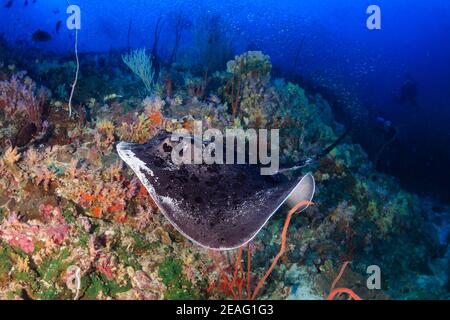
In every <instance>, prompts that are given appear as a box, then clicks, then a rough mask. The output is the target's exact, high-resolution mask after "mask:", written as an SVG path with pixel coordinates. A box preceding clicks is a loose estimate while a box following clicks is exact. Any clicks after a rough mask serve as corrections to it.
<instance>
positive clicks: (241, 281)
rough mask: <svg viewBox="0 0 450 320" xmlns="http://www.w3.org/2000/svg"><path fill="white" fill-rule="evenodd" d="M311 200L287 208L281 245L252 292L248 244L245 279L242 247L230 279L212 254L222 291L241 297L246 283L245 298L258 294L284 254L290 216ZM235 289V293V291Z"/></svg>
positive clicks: (236, 297) (255, 296) (252, 297)
mask: <svg viewBox="0 0 450 320" xmlns="http://www.w3.org/2000/svg"><path fill="white" fill-rule="evenodd" d="M312 204H313V203H312V202H309V201H301V202H299V203H298V204H297V205H295V206H294V207H293V208H292V209H291V210H289V212H288V214H287V217H286V220H285V222H284V226H283V230H282V232H281V246H280V251H279V252H278V254H277V255H276V257H275V258H274V260H273V261H272V264H271V265H270V267H269V269H268V270H267V271H266V273H265V274H264V276H263V277H262V278H261V279H260V280H259V281H258V283H257V285H256V287H255V289H254V290H253V293H252V292H251V261H250V260H251V252H250V244H248V245H247V275H246V279H245V275H244V270H243V268H242V254H243V250H244V248H243V247H240V248H239V251H238V253H237V256H236V259H235V265H234V272H233V278H232V280H230V279H229V277H228V275H227V274H226V272H225V270H223V269H222V268H220V262H219V261H218V258H217V257H215V256H214V255H213V258H214V260H215V264H216V265H217V266H219V268H220V270H219V273H220V274H219V283H220V288H221V290H222V291H223V292H225V293H227V294H231V295H232V297H233V298H234V299H238V298H239V299H242V298H243V288H244V285H246V290H247V292H246V293H247V299H251V300H255V299H256V298H257V296H258V294H259V291H260V290H261V289H262V287H263V286H264V284H265V283H266V281H267V279H268V278H269V276H270V274H271V273H272V271H273V269H274V268H275V266H276V265H277V264H278V261H279V260H280V258H281V257H282V256H283V255H284V252H285V250H286V241H287V231H288V228H289V224H290V222H291V219H292V216H293V215H294V213H296V212H297V211H298V210H299V209H300V208H302V207H304V206H306V205H312ZM236 291H237V293H236Z"/></svg>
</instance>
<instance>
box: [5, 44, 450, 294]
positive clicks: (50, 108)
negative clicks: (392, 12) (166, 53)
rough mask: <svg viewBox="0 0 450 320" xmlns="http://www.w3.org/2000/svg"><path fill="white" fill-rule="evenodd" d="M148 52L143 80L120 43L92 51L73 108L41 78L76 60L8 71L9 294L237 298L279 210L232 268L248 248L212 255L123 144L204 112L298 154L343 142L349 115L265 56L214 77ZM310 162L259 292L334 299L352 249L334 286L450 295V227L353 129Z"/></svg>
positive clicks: (212, 121)
mask: <svg viewBox="0 0 450 320" xmlns="http://www.w3.org/2000/svg"><path fill="white" fill-rule="evenodd" d="M144 56H145V51H136V52H135V53H134V55H133V54H132V55H128V56H124V61H125V62H126V63H127V65H128V66H129V67H130V68H131V69H132V70H133V71H134V72H135V73H136V74H138V75H139V77H140V80H142V81H140V82H138V81H137V80H136V79H133V78H132V77H130V71H129V70H128V68H127V66H126V65H124V64H123V63H121V54H120V53H115V54H114V53H111V54H110V55H109V56H108V58H105V57H99V56H98V55H93V54H92V55H88V54H86V55H84V56H83V59H82V66H81V73H80V79H79V88H78V89H77V91H76V92H75V98H74V106H75V109H74V117H73V118H68V106H67V94H66V93H65V92H66V89H65V88H67V86H65V82H63V81H61V82H59V83H57V84H56V83H53V82H51V81H49V82H46V81H44V83H43V84H44V85H46V86H47V87H48V88H49V89H44V88H43V87H42V88H41V89H39V87H38V85H37V84H36V83H35V82H34V81H33V80H31V77H33V75H34V76H35V78H39V79H46V77H45V76H44V74H50V75H51V74H53V73H55V72H57V71H52V70H59V69H60V68H65V67H64V66H65V65H67V62H63V61H58V60H56V59H55V60H54V61H51V62H48V64H49V65H51V66H52V67H51V69H50V70H48V71H47V70H45V71H44V70H42V68H43V66H42V64H30V66H29V69H28V70H27V73H24V72H17V71H16V70H14V71H12V70H10V69H8V68H6V67H5V66H3V67H2V68H1V69H0V78H1V79H4V80H2V81H0V155H1V156H0V298H2V299H111V298H112V299H200V298H204V299H220V298H233V294H231V293H232V292H231V291H230V289H229V286H230V285H233V286H237V288H239V287H241V290H243V292H245V291H249V292H254V289H255V287H256V284H257V283H258V281H259V280H261V278H262V276H263V275H264V272H265V271H266V270H267V268H268V267H269V265H270V263H272V261H273V259H274V257H275V256H276V255H277V253H278V252H279V248H280V240H281V239H280V235H281V230H282V227H283V223H284V221H285V217H286V212H285V211H283V210H282V211H280V212H279V213H278V214H277V215H276V216H275V218H274V219H272V221H270V222H269V223H268V225H266V226H265V227H264V229H263V230H262V231H261V233H260V234H259V235H258V237H257V238H256V239H255V240H254V241H253V242H252V243H251V244H250V245H249V249H250V250H251V270H244V269H243V267H241V268H240V270H238V272H237V273H238V274H235V275H234V277H233V272H234V267H235V265H236V263H238V262H239V263H241V260H242V263H243V265H247V263H248V262H249V261H248V258H249V257H250V254H249V256H247V255H245V254H244V255H241V256H240V257H239V261H238V260H236V259H235V252H225V253H220V254H218V253H214V254H212V253H210V252H207V251H206V250H204V249H201V248H199V247H196V246H195V245H193V244H192V243H190V242H189V241H188V240H186V239H185V238H184V237H183V236H182V235H180V234H179V233H178V232H177V231H176V230H175V229H174V228H173V227H172V226H171V225H170V224H169V223H168V222H167V221H166V220H165V219H164V217H163V216H162V214H161V213H160V212H159V211H158V208H157V207H156V205H155V204H154V203H153V201H152V199H151V198H150V196H149V195H148V193H147V192H146V190H145V188H144V187H143V186H142V185H141V184H140V182H139V181H138V180H137V179H136V178H135V177H134V176H133V174H132V172H131V170H129V169H128V168H126V167H125V166H124V165H123V164H122V163H121V162H120V159H119V157H118V155H117V154H116V152H115V148H114V147H115V144H116V143H117V142H118V141H120V140H125V141H133V142H138V143H143V142H145V141H147V140H148V139H149V138H151V137H152V136H153V135H155V134H156V133H157V132H158V130H159V129H161V128H164V129H166V130H174V129H175V128H181V127H183V128H186V129H192V125H193V121H194V120H201V121H202V122H203V124H204V126H205V127H215V128H219V129H221V128H277V129H280V132H281V150H280V155H281V157H282V159H281V160H282V162H283V163H284V164H289V163H295V162H297V161H299V160H301V159H305V158H307V157H311V156H314V155H315V154H317V153H318V152H320V151H321V150H322V149H323V148H325V147H326V146H328V145H330V144H331V143H333V142H334V141H335V140H336V139H337V138H338V136H340V135H341V134H342V133H343V132H344V131H345V128H344V125H342V124H339V123H337V122H336V121H335V120H334V116H333V112H332V109H331V107H330V105H329V104H328V103H327V101H325V100H324V99H323V98H322V97H321V96H320V95H318V94H315V95H311V94H308V92H306V91H305V90H304V89H302V88H301V87H300V86H299V85H297V84H294V83H291V82H287V81H285V80H283V79H272V78H271V70H272V65H271V62H270V58H269V57H268V56H267V55H264V54H263V53H262V52H257V51H253V52H246V53H243V54H241V55H239V56H237V57H235V59H233V60H232V61H230V62H229V63H228V64H227V65H226V66H225V65H224V66H223V70H222V71H217V72H214V73H211V74H209V73H208V72H206V73H205V72H203V71H201V72H198V73H197V74H194V75H193V74H191V73H190V72H189V71H187V70H186V69H183V68H179V67H178V68H175V67H170V68H168V69H167V70H162V71H161V76H160V77H159V80H158V81H156V79H155V78H154V73H153V72H152V63H151V60H150V57H149V56H145V57H144ZM0 58H1V57H0ZM49 59H50V58H49ZM47 61H50V60H47ZM99 61H103V62H102V63H101V65H100V66H99ZM103 64H105V65H106V66H109V67H106V66H104V65H103ZM95 68H102V72H101V73H98V72H93V71H92V70H95ZM27 74H28V75H29V76H27ZM38 76H39V77H38ZM142 89H145V90H142ZM50 92H52V93H53V94H50ZM30 127H31V128H30ZM305 170H308V171H311V172H313V173H314V177H315V179H316V181H317V197H316V198H315V200H314V201H315V205H314V206H312V207H310V209H308V210H307V211H305V212H303V213H301V214H300V215H294V216H293V217H292V220H291V223H290V225H289V228H288V229H286V230H287V240H286V243H285V245H286V247H285V254H284V255H283V257H282V258H281V259H280V261H279V262H278V264H277V265H276V266H275V268H274V269H273V271H272V273H271V274H270V276H269V277H268V278H267V281H266V283H265V286H264V287H261V288H260V289H258V290H259V294H258V296H257V298H272V299H273V298H289V299H296V298H312V299H319V298H326V297H328V294H329V293H330V288H331V285H332V282H333V279H335V278H336V277H337V271H338V270H339V269H340V268H341V266H342V264H343V262H344V261H351V264H350V265H349V266H347V264H346V267H347V269H346V272H345V273H344V274H343V275H342V278H341V277H339V281H340V287H343V286H346V287H348V288H350V289H352V290H353V291H354V292H356V293H357V294H358V296H360V297H362V298H364V299H370V298H377V299H386V298H389V297H392V298H401V299H407V298H418V297H427V298H445V297H448V291H447V289H446V286H448V276H449V274H448V271H447V273H445V271H442V270H448V268H447V269H445V268H444V267H442V266H443V265H444V266H447V267H448V259H446V258H445V257H446V248H447V245H448V238H445V237H439V236H438V229H437V227H436V223H435V222H434V221H432V220H431V219H430V218H429V217H430V215H431V213H432V209H431V208H430V206H428V205H427V203H426V202H424V201H423V200H422V199H420V198H419V197H418V196H415V195H412V194H409V193H407V192H406V191H404V190H402V188H401V187H400V186H399V184H398V183H397V181H396V180H395V179H393V178H392V177H389V176H386V175H382V174H380V173H377V172H376V171H375V169H374V168H373V166H372V164H371V163H370V161H369V159H368V157H367V155H366V154H365V153H364V151H363V150H362V149H361V147H360V146H359V145H356V144H353V143H352V141H351V138H347V139H345V140H344V141H343V143H342V144H340V145H338V146H337V147H336V148H335V149H334V150H333V151H332V152H330V153H329V154H328V155H327V156H326V157H324V158H323V159H321V160H320V161H319V162H318V163H316V164H314V165H313V166H312V167H309V168H305ZM369 265H378V266H380V268H381V270H382V272H383V273H382V275H383V285H382V290H375V291H371V290H368V289H367V288H366V287H365V286H364V284H365V276H366V268H367V266H369ZM438 265H439V266H440V267H437V266H438ZM247 271H249V272H248V273H247ZM442 273H444V274H442ZM233 278H234V283H230V280H229V279H233ZM227 279H228V280H227ZM245 281H248V283H247V282H245ZM244 282H245V283H244ZM247 286H248V287H247ZM242 288H244V289H242ZM233 292H234V291H233ZM236 292H237V291H236ZM234 297H237V298H239V296H234Z"/></svg>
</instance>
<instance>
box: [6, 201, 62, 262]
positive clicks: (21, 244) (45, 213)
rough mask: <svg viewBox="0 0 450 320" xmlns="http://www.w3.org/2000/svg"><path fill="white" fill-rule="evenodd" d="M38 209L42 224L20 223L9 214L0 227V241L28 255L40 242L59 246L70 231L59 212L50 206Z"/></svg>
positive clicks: (13, 215)
mask: <svg viewBox="0 0 450 320" xmlns="http://www.w3.org/2000/svg"><path fill="white" fill-rule="evenodd" d="M39 209H40V213H41V215H42V218H43V220H44V222H39V221H29V222H22V221H20V220H19V218H18V216H17V214H16V213H11V214H10V215H9V217H8V218H7V219H5V220H4V221H3V223H2V224H1V225H0V239H2V240H3V241H6V242H7V243H8V244H9V245H11V246H14V247H18V248H20V249H22V250H23V251H24V252H25V253H28V254H31V253H33V252H34V250H35V243H36V242H38V241H41V240H43V241H47V240H49V241H50V242H51V243H53V244H55V245H61V244H62V243H63V242H64V241H65V240H66V239H67V238H68V234H69V231H70V228H69V225H68V224H67V223H66V221H65V219H64V217H63V216H62V214H61V210H60V209H59V208H58V207H53V206H51V205H42V206H41V207H40V208H39Z"/></svg>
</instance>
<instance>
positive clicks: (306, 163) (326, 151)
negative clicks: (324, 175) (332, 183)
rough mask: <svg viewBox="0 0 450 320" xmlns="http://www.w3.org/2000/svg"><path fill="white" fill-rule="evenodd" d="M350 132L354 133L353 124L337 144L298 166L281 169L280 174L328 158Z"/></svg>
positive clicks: (334, 143)
mask: <svg viewBox="0 0 450 320" xmlns="http://www.w3.org/2000/svg"><path fill="white" fill-rule="evenodd" d="M350 131H352V125H351V124H350V125H349V126H348V127H347V129H346V130H345V132H344V133H343V134H342V135H341V136H340V137H339V138H337V140H336V141H335V142H333V143H332V144H330V145H329V146H328V147H326V148H325V149H323V150H322V151H321V152H319V153H317V154H316V155H314V156H312V157H309V158H306V159H302V160H300V161H299V162H297V163H296V164H294V165H293V166H290V167H289V168H281V169H280V170H278V172H279V173H282V172H285V171H291V170H298V169H302V168H304V167H306V166H308V165H310V164H312V163H314V162H317V161H319V160H320V159H322V158H323V157H326V156H327V155H328V154H329V153H330V152H331V151H332V150H333V149H334V148H336V147H337V146H338V145H339V144H340V143H341V142H342V141H343V140H344V139H345V137H347V135H348V134H349V133H350Z"/></svg>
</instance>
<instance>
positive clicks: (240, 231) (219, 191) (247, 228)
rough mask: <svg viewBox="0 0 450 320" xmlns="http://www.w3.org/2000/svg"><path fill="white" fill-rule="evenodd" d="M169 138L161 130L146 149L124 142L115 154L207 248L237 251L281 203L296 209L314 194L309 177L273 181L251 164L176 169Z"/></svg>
mask: <svg viewBox="0 0 450 320" xmlns="http://www.w3.org/2000/svg"><path fill="white" fill-rule="evenodd" d="M168 138H169V136H168V134H167V133H164V132H161V133H160V134H158V135H157V136H155V137H154V138H152V139H151V140H149V141H148V142H147V143H145V144H143V145H137V144H130V143H125V142H122V143H119V144H118V145H117V152H118V154H119V156H120V157H121V159H122V160H123V161H125V162H126V163H127V164H128V165H129V166H130V168H131V169H132V170H133V171H134V173H135V174H136V175H137V177H138V178H139V179H140V181H141V182H142V184H143V185H144V186H145V188H146V189H147V190H148V192H149V194H150V195H151V197H152V199H153V200H154V202H155V203H156V205H157V206H158V207H159V209H160V210H161V212H162V213H163V214H164V215H165V217H166V218H167V219H168V220H169V221H170V222H171V223H172V225H173V226H174V227H175V228H176V229H177V230H178V231H179V232H180V233H181V234H182V235H184V236H185V237H186V238H188V239H190V240H192V241H193V242H195V243H197V244H199V245H200V246H203V247H205V248H208V249H213V250H227V249H234V248H239V247H241V246H243V245H245V244H246V243H248V242H249V241H251V240H252V239H253V238H254V237H255V236H256V235H257V234H258V232H259V231H260V230H261V229H262V228H263V227H264V225H265V224H266V223H267V221H268V220H269V219H270V218H271V217H272V215H273V214H274V213H275V212H276V211H277V210H278V209H279V208H280V207H281V206H282V205H283V204H285V203H287V204H288V205H290V206H295V205H296V204H297V203H299V202H301V201H311V200H312V197H313V196H314V191H315V184H314V178H313V176H312V175H310V174H308V175H306V176H304V177H303V178H302V179H300V178H299V177H298V178H294V179H292V180H289V179H287V177H286V176H284V175H279V179H272V178H269V177H267V176H263V175H261V174H260V168H259V167H257V166H251V165H238V164H235V165H227V164H215V165H207V164H205V163H203V164H198V165H196V164H185V165H183V166H177V165H174V164H173V162H172V160H171V152H170V150H172V148H173V145H171V142H170V139H168ZM306 208H307V206H306V205H305V206H304V207H302V208H301V209H300V210H304V209H306Z"/></svg>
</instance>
